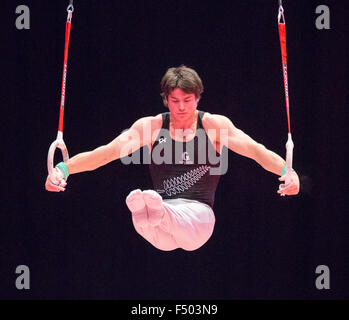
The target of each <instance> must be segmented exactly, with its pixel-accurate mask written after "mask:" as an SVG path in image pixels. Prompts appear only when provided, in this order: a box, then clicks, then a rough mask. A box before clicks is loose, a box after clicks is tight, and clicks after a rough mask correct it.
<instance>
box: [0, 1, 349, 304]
mask: <svg viewBox="0 0 349 320" xmlns="http://www.w3.org/2000/svg"><path fill="white" fill-rule="evenodd" d="M283 2H284V8H285V10H286V11H285V15H286V23H287V46H288V47H287V49H288V69H289V70H288V71H289V88H290V103H291V126H292V132H293V140H294V143H295V149H294V168H295V169H296V171H297V172H298V174H299V176H300V177H301V193H300V194H299V195H298V196H295V197H287V198H280V196H279V195H278V194H277V193H276V191H277V188H278V184H279V182H278V180H277V176H275V175H273V174H271V173H269V172H267V171H265V170H263V169H262V168H261V167H260V166H259V165H258V164H257V163H255V162H253V161H251V160H249V159H246V158H243V157H241V156H239V155H236V154H234V153H233V152H230V153H229V171H228V173H227V174H226V175H225V176H223V177H222V178H221V183H220V185H219V187H218V190H217V193H216V202H215V206H214V211H215V215H216V226H215V230H214V233H213V235H212V237H211V239H210V240H209V241H208V242H207V243H206V244H205V245H204V246H203V247H202V248H200V249H199V250H197V251H194V252H186V251H183V250H180V249H178V250H176V251H172V252H162V251H159V250H157V249H155V248H154V247H153V246H152V245H151V244H149V243H148V242H147V241H145V240H144V239H143V238H141V236H139V235H138V234H137V233H136V231H135V230H134V228H133V225H132V221H131V217H130V213H129V211H128V209H127V207H126V204H125V197H126V196H127V195H128V193H129V192H130V191H131V190H134V189H136V188H140V189H149V188H151V180H150V175H149V172H148V168H147V166H146V165H130V166H125V165H123V164H122V163H121V162H120V161H115V162H113V163H111V164H108V165H107V166H105V167H102V168H99V169H98V170H96V171H94V172H86V173H81V174H78V175H73V176H71V177H69V179H68V186H67V190H66V191H65V192H64V193H59V194H57V193H50V192H47V191H45V188H44V183H45V179H46V176H47V168H46V157H47V151H48V148H49V145H50V144H51V142H53V141H54V140H55V138H56V134H57V124H58V112H59V100H60V90H61V76H62V62H63V48H64V32H65V21H66V16H67V13H66V7H67V4H68V1H29V0H25V1H23V2H16V1H7V2H5V3H4V4H2V10H1V11H2V15H3V18H2V24H3V27H2V33H3V36H2V47H3V55H2V58H3V59H2V60H3V61H2V62H3V65H4V66H3V67H2V70H1V78H2V81H1V82H2V84H3V86H2V89H3V90H4V91H3V93H2V95H1V110H2V121H1V122H2V125H1V144H2V157H1V158H2V162H3V164H2V165H1V171H2V176H3V178H2V189H3V192H2V197H1V198H2V199H1V243H0V245H1V247H0V250H1V251H0V254H1V255H0V265H1V269H0V271H1V278H0V297H1V298H3V299H336V298H337V299H338V298H339V299H343V298H348V297H349V294H348V289H349V280H348V271H349V251H348V245H349V241H348V240H349V239H348V229H349V223H348V221H349V219H348V217H347V204H348V202H347V199H346V194H345V187H346V185H347V180H346V179H347V178H346V177H347V174H346V167H347V161H346V158H345V151H346V149H347V139H346V131H347V123H348V122H347V113H346V107H347V103H348V85H347V72H346V71H347V69H348V65H347V62H348V61H347V56H348V40H347V35H346V32H347V31H348V22H347V20H348V16H349V12H348V5H347V4H346V1H327V0H324V1H320V0H319V1H302V0H297V1H286V0H284V1H283ZM20 4H25V5H27V6H28V7H29V8H30V30H17V29H16V27H15V19H16V17H17V15H16V14H15V9H16V7H17V6H18V5H20ZM321 4H325V5H328V6H329V8H330V13H331V29H330V30H318V29H316V26H315V20H316V18H317V14H316V13H315V9H316V7H317V6H318V5H321ZM74 6H75V12H74V14H73V19H72V31H71V39H70V48H69V62H68V75H67V92H66V110H65V125H64V140H65V142H66V144H67V147H68V150H69V153H70V155H71V156H73V155H75V154H77V153H80V152H83V151H88V150H93V149H94V148H95V147H98V146H100V145H103V144H105V143H108V142H109V141H111V140H112V139H114V138H115V137H116V136H117V135H118V134H120V133H121V132H122V131H123V130H124V129H126V128H128V127H130V126H131V125H132V123H133V122H134V121H135V120H137V119H138V118H140V117H143V116H148V115H156V114H158V113H161V112H165V111H167V109H165V108H164V107H163V105H162V101H161V98H160V95H159V93H160V92H159V82H160V79H161V77H162V75H163V74H164V72H165V71H166V69H167V68H169V67H172V66H178V65H180V64H186V65H187V66H190V67H193V68H194V69H195V70H197V71H198V73H199V75H200V76H201V78H202V80H203V83H204V86H205V92H204V94H203V98H202V100H201V102H200V105H199V109H200V110H204V111H208V112H211V113H218V114H222V115H225V116H227V117H229V118H230V119H231V120H232V121H233V123H234V124H235V125H236V126H237V127H238V128H240V129H242V130H243V131H244V132H246V133H247V134H249V135H250V136H251V137H252V138H254V139H255V140H256V141H258V142H260V143H262V144H264V145H265V146H266V147H267V148H268V149H270V150H273V151H275V152H277V153H278V154H280V155H281V156H284V155H285V143H286V139H287V120H286V112H285V103H284V90H283V79H282V72H281V54H280V44H279V38H278V31H277V20H276V16H277V9H278V6H277V1H276V0H265V1H262V0H254V1H252V0H250V1H184V0H177V1H166V0H162V1H157V0H142V1H141V0H139V1H137V0H133V1H107V0H106V1H96V0H94V1H86V0H85V1H78V0H76V1H75V3H74ZM57 154H58V152H57ZM58 160H59V159H58V157H57V161H58ZM22 264H24V265H27V266H28V267H29V268H30V271H31V289H30V290H22V291H19V290H17V289H16V287H15V279H16V277H17V275H16V274H15V269H16V266H18V265H22ZM318 265H327V266H328V267H329V268H330V270H331V289H330V290H322V291H319V290H317V289H316V287H315V279H316V277H317V275H316V274H315V269H316V267H317V266H318Z"/></svg>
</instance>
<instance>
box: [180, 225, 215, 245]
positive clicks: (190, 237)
mask: <svg viewBox="0 0 349 320" xmlns="http://www.w3.org/2000/svg"><path fill="white" fill-rule="evenodd" d="M213 229H214V223H213V224H211V223H209V224H206V223H205V224H201V225H200V228H198V229H197V230H195V231H192V232H183V233H182V234H181V235H179V236H178V238H176V242H177V243H178V245H179V246H180V248H182V249H183V250H186V251H194V250H197V249H199V248H201V247H202V246H203V245H204V244H205V243H206V242H207V241H208V240H209V239H210V238H211V236H212V233H213Z"/></svg>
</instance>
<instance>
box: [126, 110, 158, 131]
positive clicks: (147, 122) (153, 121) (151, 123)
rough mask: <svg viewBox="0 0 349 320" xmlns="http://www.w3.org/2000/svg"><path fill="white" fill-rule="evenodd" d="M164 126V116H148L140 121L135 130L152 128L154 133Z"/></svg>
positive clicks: (134, 127)
mask: <svg viewBox="0 0 349 320" xmlns="http://www.w3.org/2000/svg"><path fill="white" fill-rule="evenodd" d="M161 126H162V115H161V114H158V115H156V116H148V117H143V118H140V119H138V120H137V121H136V122H135V123H134V124H133V125H132V127H133V129H136V130H142V129H144V128H151V130H152V131H154V130H157V129H160V128H161Z"/></svg>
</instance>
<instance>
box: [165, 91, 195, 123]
mask: <svg viewBox="0 0 349 320" xmlns="http://www.w3.org/2000/svg"><path fill="white" fill-rule="evenodd" d="M199 100H200V99H198V98H196V96H195V94H194V93H186V92H184V91H183V90H182V89H179V88H176V89H174V90H173V91H172V92H171V93H170V94H169V96H168V98H167V105H168V108H169V110H170V112H171V116H173V117H174V118H176V120H179V121H185V120H187V119H190V118H192V116H193V114H194V113H195V110H196V108H197V106H198V103H199Z"/></svg>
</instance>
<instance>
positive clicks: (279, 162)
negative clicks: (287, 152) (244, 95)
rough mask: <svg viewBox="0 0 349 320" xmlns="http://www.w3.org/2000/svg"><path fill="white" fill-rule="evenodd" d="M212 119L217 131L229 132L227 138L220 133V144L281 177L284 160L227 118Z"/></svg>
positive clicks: (215, 117)
mask: <svg viewBox="0 0 349 320" xmlns="http://www.w3.org/2000/svg"><path fill="white" fill-rule="evenodd" d="M211 117H212V118H213V119H212V121H211V123H212V124H213V126H215V127H216V129H218V130H219V129H225V130H226V131H225V132H227V137H223V136H220V135H219V131H218V134H217V137H218V139H217V141H218V142H220V143H223V144H224V145H225V146H226V147H228V148H229V149H230V150H232V151H234V152H236V153H238V154H240V155H242V156H245V157H248V158H251V159H253V160H255V161H256V162H257V163H258V164H259V165H261V166H262V167H263V168H264V169H265V170H268V171H270V172H272V173H275V174H276V175H279V176H280V174H281V170H282V168H283V167H284V166H285V164H286V162H285V160H284V159H282V158H281V157H280V156H279V155H277V154H276V153H275V152H273V151H270V150H268V149H267V148H266V147H265V146H264V145H262V144H260V143H258V142H256V141H255V140H253V139H252V138H251V137H250V136H249V135H247V134H246V133H244V132H243V131H242V130H240V129H238V128H236V127H235V126H234V124H233V123H232V122H231V121H230V120H229V119H228V118H227V117H225V116H221V115H211ZM220 140H221V141H220Z"/></svg>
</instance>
